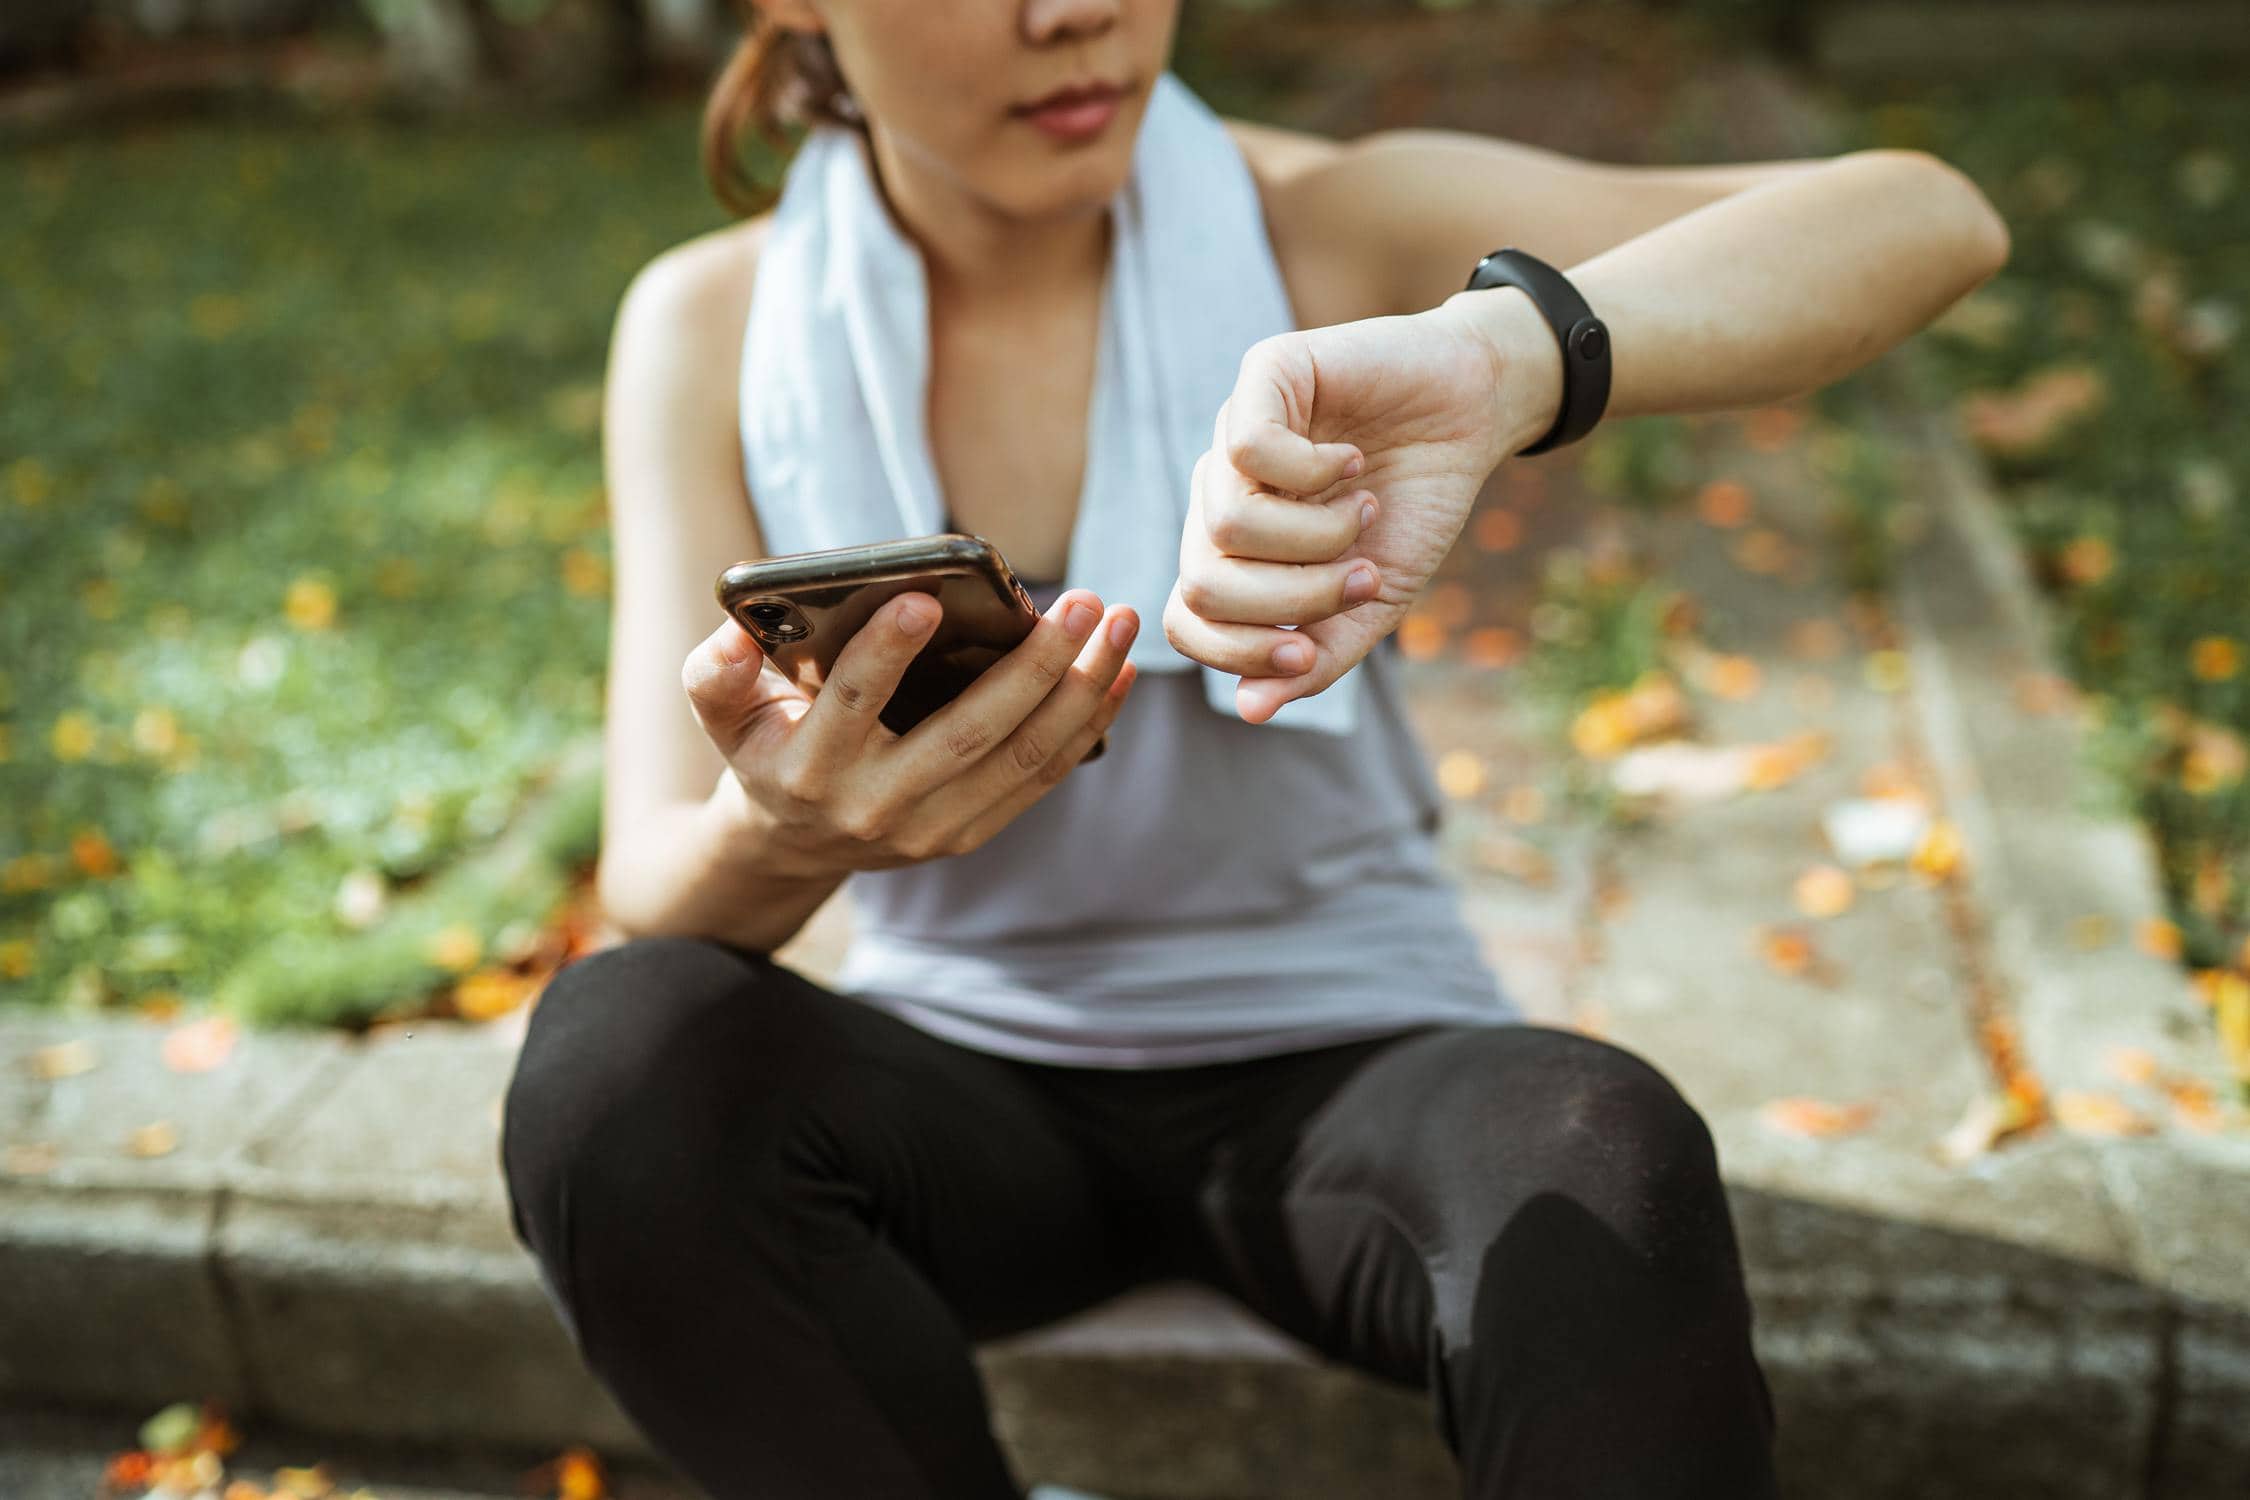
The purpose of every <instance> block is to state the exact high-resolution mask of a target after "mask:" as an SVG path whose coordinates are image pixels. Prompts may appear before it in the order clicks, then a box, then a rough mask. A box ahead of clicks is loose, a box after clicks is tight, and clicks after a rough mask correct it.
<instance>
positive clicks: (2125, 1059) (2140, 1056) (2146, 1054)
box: [2107, 1047, 2156, 1083]
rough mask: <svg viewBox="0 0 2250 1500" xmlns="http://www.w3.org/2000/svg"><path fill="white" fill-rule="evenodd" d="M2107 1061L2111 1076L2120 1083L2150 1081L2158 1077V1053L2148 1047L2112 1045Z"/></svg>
mask: <svg viewBox="0 0 2250 1500" xmlns="http://www.w3.org/2000/svg"><path fill="white" fill-rule="evenodd" d="M2107 1063H2108V1066H2109V1076H2110V1077H2112V1078H2114V1079H2116V1080H2117V1081H2118V1082H2119V1083H2149V1082H2152V1081H2153V1080H2154V1079H2155V1077H2156V1054H2155V1053H2153V1052H2151V1051H2149V1050H2148V1049H2147V1048H2146V1047H2112V1048H2110V1049H2109V1052H2108V1055H2107Z"/></svg>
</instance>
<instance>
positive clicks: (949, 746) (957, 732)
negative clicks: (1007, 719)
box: [945, 719, 992, 760]
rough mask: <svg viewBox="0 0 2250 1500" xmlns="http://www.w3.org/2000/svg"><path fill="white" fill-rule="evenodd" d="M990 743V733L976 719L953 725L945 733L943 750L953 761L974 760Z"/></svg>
mask: <svg viewBox="0 0 2250 1500" xmlns="http://www.w3.org/2000/svg"><path fill="white" fill-rule="evenodd" d="M991 743H992V731H991V730H989V729H987V728H985V726H984V724H983V723H982V722H981V721H979V720H976V719H969V720H966V721H964V722H962V723H959V724H956V725H954V726H953V727H952V728H950V729H948V730H946V732H945V748H946V751H947V752H948V753H949V754H951V755H952V757H953V758H954V759H955V760H975V759H976V758H977V757H978V756H980V755H982V754H984V752H985V747H986V746H988V745H990V744H991Z"/></svg>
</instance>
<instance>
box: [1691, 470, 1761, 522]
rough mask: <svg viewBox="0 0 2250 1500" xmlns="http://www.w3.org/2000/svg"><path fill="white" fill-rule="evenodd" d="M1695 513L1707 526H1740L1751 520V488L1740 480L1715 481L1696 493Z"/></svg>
mask: <svg viewBox="0 0 2250 1500" xmlns="http://www.w3.org/2000/svg"><path fill="white" fill-rule="evenodd" d="M1695 513H1696V514H1697V515H1698V516H1701V517H1702V518H1703V522H1704V524H1705V525H1707V526H1718V527H1723V528H1726V529H1729V530H1731V529H1733V528H1734V527H1737V526H1740V525H1742V524H1744V523H1745V522H1747V521H1748V520H1749V519H1750V487H1749V486H1748V485H1746V484H1744V483H1743V482H1742V481H1741V480H1739V479H1714V480H1712V481H1711V482H1710V483H1708V484H1706V485H1704V486H1703V488H1701V489H1699V490H1697V491H1696V492H1695Z"/></svg>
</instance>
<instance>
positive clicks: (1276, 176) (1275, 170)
mask: <svg viewBox="0 0 2250 1500" xmlns="http://www.w3.org/2000/svg"><path fill="white" fill-rule="evenodd" d="M1220 123H1221V124H1223V125H1225V126H1226V128H1227V134H1229V135H1231V136H1233V137H1234V143H1235V145H1236V146H1238V147H1239V148H1241V151H1242V156H1243V159H1244V160H1245V161H1247V162H1249V164H1250V173H1251V175H1252V176H1254V177H1256V178H1257V179H1259V181H1260V182H1261V183H1265V182H1271V183H1276V184H1278V183H1282V182H1286V181H1288V180H1289V179H1290V178H1292V177H1294V176H1296V175H1297V174H1298V173H1299V172H1302V171H1304V170H1305V169H1306V168H1307V167H1314V166H1318V165H1319V164H1320V163H1322V162H1324V161H1333V160H1335V158H1336V157H1337V156H1339V155H1341V154H1342V153H1343V152H1344V151H1345V150H1346V149H1348V143H1347V142H1344V141H1339V140H1334V139H1332V138H1330V137H1328V136H1325V135H1316V134H1314V133H1313V132H1312V131H1309V130H1291V129H1288V128H1287V127H1285V126H1280V125H1266V124H1262V123H1260V122H1258V121H1255V120H1236V119H1230V118H1228V117H1225V116H1221V117H1220Z"/></svg>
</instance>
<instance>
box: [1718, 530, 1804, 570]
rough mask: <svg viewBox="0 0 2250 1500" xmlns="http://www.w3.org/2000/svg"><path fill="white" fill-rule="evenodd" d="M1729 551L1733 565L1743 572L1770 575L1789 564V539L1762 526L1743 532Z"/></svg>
mask: <svg viewBox="0 0 2250 1500" xmlns="http://www.w3.org/2000/svg"><path fill="white" fill-rule="evenodd" d="M1730 551H1731V554H1732V556H1733V557H1734V562H1735V566H1736V567H1738V568H1740V569H1742V571H1743V572H1745V573H1757V574H1761V575H1770V574H1774V573H1778V572H1780V571H1781V570H1782V569H1783V568H1786V567H1788V566H1789V559H1790V548H1789V539H1788V538H1787V537H1785V536H1783V535H1782V534H1781V533H1780V532H1778V531H1769V530H1767V529H1765V528H1764V527H1760V528H1758V529H1757V530H1755V531H1746V532H1744V533H1743V534H1742V535H1741V536H1740V537H1738V538H1737V539H1736V540H1735V544H1734V546H1733V547H1732V548H1731V549H1730Z"/></svg>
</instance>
